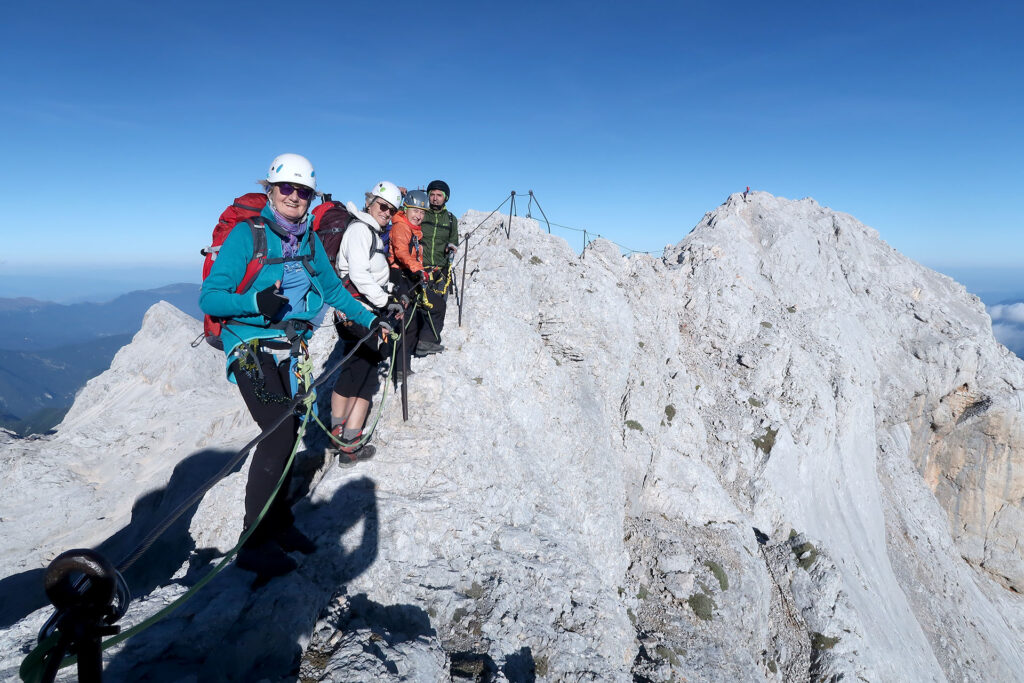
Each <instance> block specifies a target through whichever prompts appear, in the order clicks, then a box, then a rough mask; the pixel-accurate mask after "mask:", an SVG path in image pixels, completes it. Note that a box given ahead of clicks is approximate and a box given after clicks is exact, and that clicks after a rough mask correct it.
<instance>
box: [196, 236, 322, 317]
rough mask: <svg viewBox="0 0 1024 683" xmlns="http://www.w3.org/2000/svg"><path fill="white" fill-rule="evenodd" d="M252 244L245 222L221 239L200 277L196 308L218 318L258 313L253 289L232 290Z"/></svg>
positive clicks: (242, 270)
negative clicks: (209, 265)
mask: <svg viewBox="0 0 1024 683" xmlns="http://www.w3.org/2000/svg"><path fill="white" fill-rule="evenodd" d="M252 248H253V245H252V231H251V230H250V228H249V226H248V224H246V223H239V224H238V225H236V226H235V228H234V229H233V230H232V231H231V233H230V234H229V235H228V238H227V239H226V240H224V244H222V245H221V247H220V251H219V252H218V253H217V260H216V261H214V262H213V268H212V269H211V270H210V274H209V275H208V276H207V277H206V279H205V280H203V286H202V289H201V290H200V291H199V308H201V309H203V313H205V314H207V315H212V316H216V317H218V318H234V317H239V316H248V315H258V314H259V308H258V307H257V306H256V292H255V291H253V290H252V289H250V290H249V291H247V292H241V293H236V292H235V290H236V289H237V288H238V285H239V283H241V282H242V278H243V277H245V269H246V266H248V264H249V259H250V258H251V257H252ZM328 267H329V266H328Z"/></svg>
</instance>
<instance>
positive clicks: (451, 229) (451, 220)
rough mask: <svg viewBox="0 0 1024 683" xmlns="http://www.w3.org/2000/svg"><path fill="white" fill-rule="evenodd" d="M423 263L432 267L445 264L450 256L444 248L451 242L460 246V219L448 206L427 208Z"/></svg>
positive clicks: (422, 226) (424, 222)
mask: <svg viewBox="0 0 1024 683" xmlns="http://www.w3.org/2000/svg"><path fill="white" fill-rule="evenodd" d="M420 228H422V230H423V240H422V242H421V244H422V245H423V265H424V266H426V267H428V268H430V267H433V266H444V265H446V264H447V263H448V257H447V256H445V253H444V250H445V249H446V248H447V247H448V245H449V244H454V245H455V246H459V221H458V219H456V218H455V216H454V215H452V212H451V211H449V210H448V208H447V206H442V207H441V208H440V209H436V210H435V209H427V215H426V216H424V217H423V225H421V226H420Z"/></svg>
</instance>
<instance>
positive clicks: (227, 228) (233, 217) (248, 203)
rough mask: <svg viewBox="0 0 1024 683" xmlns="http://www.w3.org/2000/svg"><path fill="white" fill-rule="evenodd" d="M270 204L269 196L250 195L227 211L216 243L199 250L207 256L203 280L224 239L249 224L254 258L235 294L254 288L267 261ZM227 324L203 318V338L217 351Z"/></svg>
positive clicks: (216, 231) (215, 236)
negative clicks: (265, 220)
mask: <svg viewBox="0 0 1024 683" xmlns="http://www.w3.org/2000/svg"><path fill="white" fill-rule="evenodd" d="M266 205H267V195H265V194H263V193H262V192H250V193H248V194H243V195H242V196H241V197H238V198H236V199H235V201H234V202H233V203H232V204H231V206H229V207H228V208H226V209H224V212H223V213H221V215H220V218H219V219H218V220H217V226H216V227H215V228H214V229H213V242H212V243H211V244H210V246H208V247H206V248H205V249H200V250H199V253H200V254H202V255H203V256H205V257H206V261H205V262H204V263H203V280H206V278H207V276H208V275H209V274H210V269H211V268H213V262H214V261H216V260H217V252H219V251H220V247H221V245H222V244H224V240H226V239H227V238H228V235H229V234H230V233H231V231H232V230H233V229H234V227H235V226H236V225H238V224H239V223H241V222H242V221H245V222H246V223H248V224H249V227H250V228H251V229H252V244H253V257H252V258H251V259H250V260H249V264H248V265H247V266H246V267H245V275H244V276H243V277H242V281H241V282H239V283H238V288H237V289H236V290H235V291H236V292H244V291H247V290H248V289H249V287H251V286H252V283H253V281H254V280H255V279H256V276H257V275H259V273H260V271H261V270H262V269H263V266H264V264H265V263H266V261H267V233H266V232H265V231H264V229H263V225H264V223H263V219H261V218H260V212H261V211H262V210H263V207H265V206H266ZM223 322H224V319H223V318H215V317H213V316H211V315H206V316H203V336H204V337H205V339H206V343H207V344H209V345H210V346H212V347H214V348H215V349H223V348H224V343H223V342H222V341H221V339H220V331H221V327H222V326H223ZM197 341H198V340H197Z"/></svg>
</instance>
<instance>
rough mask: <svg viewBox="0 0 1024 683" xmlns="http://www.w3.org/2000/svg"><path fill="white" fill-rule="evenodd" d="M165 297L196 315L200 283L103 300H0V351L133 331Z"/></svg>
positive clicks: (28, 348) (45, 345) (23, 349)
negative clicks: (73, 301)
mask: <svg viewBox="0 0 1024 683" xmlns="http://www.w3.org/2000/svg"><path fill="white" fill-rule="evenodd" d="M161 300H163V301H166V302H168V303H170V304H172V305H173V306H175V307H176V308H178V309H179V310H182V311H184V312H185V313H187V314H189V315H191V316H192V317H194V318H201V317H202V314H201V313H200V312H199V285H196V284H188V283H177V284H171V285H167V286H165V287H159V288H157V289H147V290H139V291H134V292H128V293H127V294H122V295H121V296H119V297H117V298H115V299H113V300H111V301H107V302H104V303H80V304H57V303H53V302H49V301H38V300H36V299H28V298H17V299H0V329H3V330H5V331H6V332H7V334H6V335H5V336H4V337H3V338H2V339H0V350H10V351H38V350H40V349H49V348H56V347H59V346H66V345H68V344H75V343H78V342H82V341H87V340H89V339H95V338H98V337H104V336H109V335H116V334H125V333H133V334H134V333H135V332H136V331H137V330H138V329H139V326H140V325H141V324H142V316H143V315H144V314H145V312H146V310H148V309H149V307H150V306H152V305H153V304H155V303H156V302H157V301H161Z"/></svg>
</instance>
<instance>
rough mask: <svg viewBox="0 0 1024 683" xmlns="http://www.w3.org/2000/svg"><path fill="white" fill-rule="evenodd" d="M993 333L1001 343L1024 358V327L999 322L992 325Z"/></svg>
mask: <svg viewBox="0 0 1024 683" xmlns="http://www.w3.org/2000/svg"><path fill="white" fill-rule="evenodd" d="M992 333H993V334H994V335H995V337H996V340H998V341H999V343H1000V344H1002V345H1003V346H1005V347H1006V348H1008V349H1010V350H1011V351H1013V352H1014V353H1015V354H1017V355H1018V356H1019V357H1021V358H1024V327H1014V326H1013V325H1004V324H1002V323H997V324H995V325H993V326H992Z"/></svg>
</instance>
